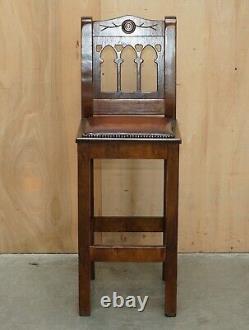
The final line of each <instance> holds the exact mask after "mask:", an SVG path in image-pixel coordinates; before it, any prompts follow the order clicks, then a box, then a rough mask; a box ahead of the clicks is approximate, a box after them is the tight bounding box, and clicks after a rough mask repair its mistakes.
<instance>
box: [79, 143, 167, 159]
mask: <svg viewBox="0 0 249 330" xmlns="http://www.w3.org/2000/svg"><path fill="white" fill-rule="evenodd" d="M82 144H83V145H84V152H85V154H87V156H88V157H89V158H94V159H104V158H106V159H107V158H109V159H129V158H131V159H165V158H167V145H165V143H163V142H155V141H154V143H153V142H151V143H147V142H139V141H136V142H133V141H131V142H129V141H128V142H123V141H106V142H103V141H90V142H83V143H82Z"/></svg>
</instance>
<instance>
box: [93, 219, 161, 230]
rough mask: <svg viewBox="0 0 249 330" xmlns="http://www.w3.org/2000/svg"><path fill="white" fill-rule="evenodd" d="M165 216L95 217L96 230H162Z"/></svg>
mask: <svg viewBox="0 0 249 330" xmlns="http://www.w3.org/2000/svg"><path fill="white" fill-rule="evenodd" d="M163 219H164V218H163V217H94V218H93V221H94V231H95V232H162V231H163Z"/></svg>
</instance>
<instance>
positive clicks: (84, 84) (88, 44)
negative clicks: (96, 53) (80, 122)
mask: <svg viewBox="0 0 249 330" xmlns="http://www.w3.org/2000/svg"><path fill="white" fill-rule="evenodd" d="M92 40H93V38H92V18H91V17H82V18H81V109H82V111H81V117H89V116H91V114H92V110H93V49H92V47H93V42H92Z"/></svg>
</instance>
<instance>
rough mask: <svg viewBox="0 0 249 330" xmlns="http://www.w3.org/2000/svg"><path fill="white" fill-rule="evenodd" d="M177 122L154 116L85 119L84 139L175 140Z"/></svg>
mask: <svg viewBox="0 0 249 330" xmlns="http://www.w3.org/2000/svg"><path fill="white" fill-rule="evenodd" d="M174 136H175V120H174V119H170V118H165V117H152V116H146V117H145V116H97V117H89V118H85V120H84V122H83V134H82V137H83V138H99V139H101V138H157V139H158V138H159V139H165V138H174Z"/></svg>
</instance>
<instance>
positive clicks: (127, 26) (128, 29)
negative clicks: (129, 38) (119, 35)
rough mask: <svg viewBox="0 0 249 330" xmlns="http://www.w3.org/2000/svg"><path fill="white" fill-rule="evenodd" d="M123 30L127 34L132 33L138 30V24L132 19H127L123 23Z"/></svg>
mask: <svg viewBox="0 0 249 330" xmlns="http://www.w3.org/2000/svg"><path fill="white" fill-rule="evenodd" d="M122 30H123V31H124V32H125V33H132V32H134V31H135V30H136V24H135V23H134V22H133V21H132V20H131V19H127V20H125V21H124V22H123V23H122Z"/></svg>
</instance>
